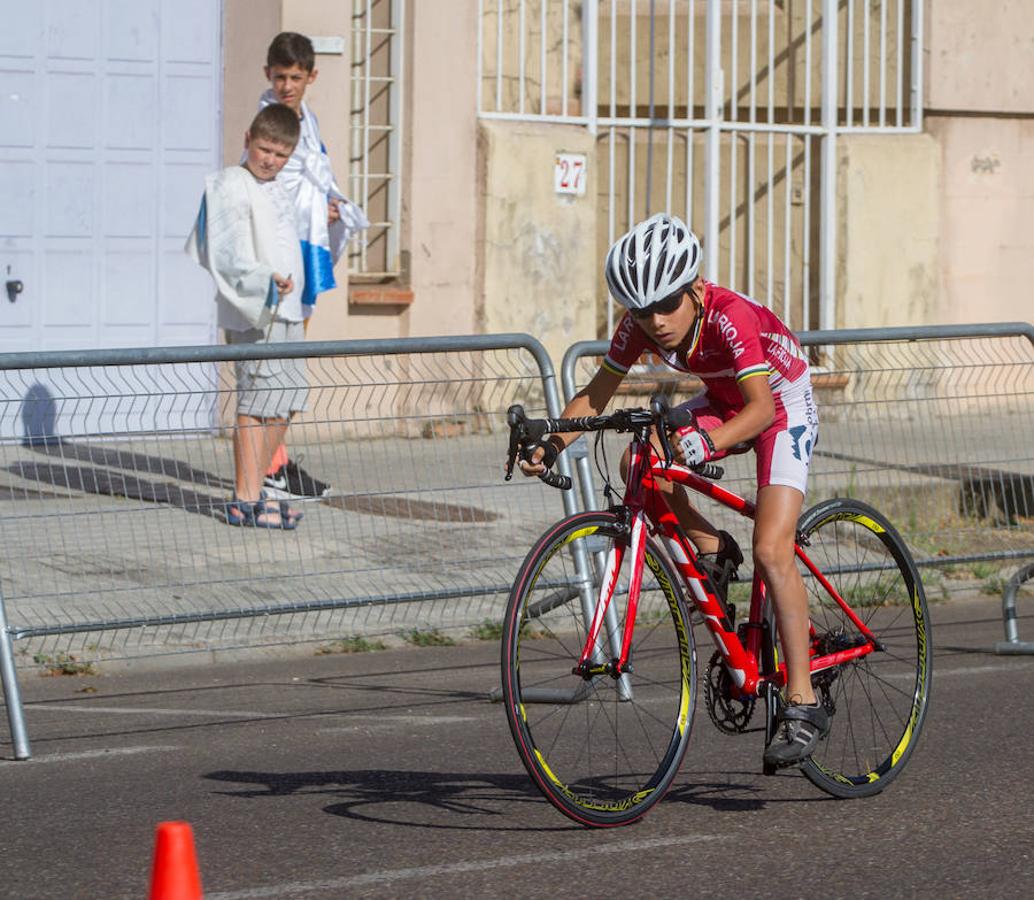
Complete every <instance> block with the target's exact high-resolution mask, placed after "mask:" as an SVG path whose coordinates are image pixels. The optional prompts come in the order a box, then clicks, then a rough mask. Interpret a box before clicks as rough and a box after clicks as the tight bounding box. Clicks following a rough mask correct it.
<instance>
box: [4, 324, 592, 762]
mask: <svg viewBox="0 0 1034 900" xmlns="http://www.w3.org/2000/svg"><path fill="white" fill-rule="evenodd" d="M286 358H305V359H307V360H308V373H309V383H310V409H309V411H308V412H306V413H304V414H302V415H301V416H300V417H299V418H298V419H297V420H296V421H295V422H293V423H292V424H291V426H290V428H289V430H288V433H287V444H288V447H289V449H290V453H291V456H292V457H293V458H296V459H297V458H301V459H302V464H303V466H304V467H305V468H306V469H307V470H309V471H310V472H311V473H313V474H314V475H316V476H317V477H319V478H321V479H323V480H326V481H328V482H330V483H331V484H332V486H333V487H332V490H331V492H330V494H329V495H328V496H326V497H324V498H321V499H318V500H306V501H292V503H294V504H295V505H297V506H298V507H300V508H301V509H302V510H303V511H304V514H305V515H304V519H303V520H302V521H301V522H300V523H299V526H298V528H297V529H296V530H294V531H279V530H262V529H257V528H234V527H229V526H228V525H227V524H226V522H225V504H226V501H227V500H229V499H230V497H231V494H232V491H233V485H234V480H233V479H234V462H233V451H232V441H231V440H229V436H230V435H231V434H232V431H231V428H230V426H231V425H232V423H233V421H234V416H235V398H236V392H235V389H234V377H233V367H232V366H231V365H229V363H232V362H234V361H238V360H246V359H258V360H263V364H265V365H269V366H275V365H277V362H276V361H277V360H281V359H286ZM514 402H521V403H523V404H524V405H525V406H526V407H527V408H528V409H529V411H532V412H534V411H538V412H537V414H539V415H542V414H549V415H557V414H558V413H559V411H560V403H559V398H558V391H557V386H556V379H555V376H554V371H553V366H552V363H551V361H550V359H549V357H548V355H547V354H546V351H545V349H544V348H543V347H542V345H541V344H540V343H539V342H538V341H536V340H535V339H534V338H532V337H530V336H528V335H523V334H500V335H483V336H469V337H467V336H465V337H440V338H426V339H404V340H367V341H334V342H311V343H303V344H281V345H268V346H255V345H244V346H242V345H237V346H210V347H179V348H165V349H162V348H152V349H135V350H99V351H86V352H55V353H19V354H0V541H2V545H3V547H4V554H3V559H2V561H0V675H2V681H3V689H4V695H5V698H6V702H7V712H8V719H9V722H10V727H11V734H12V740H13V745H14V755H15V756H16V758H19V759H24V758H28V756H29V742H28V735H27V733H26V728H25V722H24V718H23V715H22V707H21V701H20V696H19V691H18V680H17V673H16V668H18V667H21V668H28V667H30V666H33V665H37V666H43V667H50V668H57V669H64V670H66V671H67V670H72V671H74V670H76V669H77V668H78V667H83V666H86V665H89V664H91V663H93V662H96V661H103V660H105V659H111V658H116V657H127V656H140V655H144V654H149V655H153V654H157V653H174V652H185V651H198V650H207V651H213V650H219V649H224V648H230V647H235V648H236V647H254V646H259V645H265V644H272V643H286V642H303V641H314V642H318V641H322V642H330V641H332V640H334V639H335V638H339V639H340V638H343V637H352V636H372V635H385V634H399V633H402V634H405V633H407V632H410V631H413V630H426V629H428V628H438V627H441V628H455V627H465V626H473V625H478V624H480V623H481V622H483V621H484V620H485V619H491V620H493V621H498V619H499V618H501V614H502V606H503V604H504V603H505V597H506V594H507V592H508V591H509V588H510V583H511V581H512V578H513V574H514V572H515V571H516V570H517V568H518V566H519V564H520V562H521V560H522V558H523V556H524V553H525V552H526V550H527V544H528V535H530V534H537V533H539V532H540V531H542V530H543V528H544V527H545V526H546V524H547V523H548V522H550V521H552V520H555V519H556V518H557V517H558V515H559V513H560V509H559V506H560V503H561V497H562V498H563V503H564V506H565V510H566V511H567V512H573V511H574V509H575V505H576V504H575V500H574V497H573V496H572V495H571V494H570V492H563V493H562V494H558V493H557V492H555V491H553V490H551V489H549V488H546V487H545V486H544V485H542V484H541V482H539V481H538V480H537V479H526V478H515V479H514V480H513V481H512V482H510V483H509V484H507V483H504V481H503V478H502V474H503V473H502V466H503V461H504V457H505V449H506V426H505V411H506V408H507V407H508V406H509V405H510V404H511V403H514ZM563 468H564V469H565V470H567V462H566V461H565V462H564V465H563ZM567 474H570V472H569V471H567ZM16 645H17V649H16Z"/></svg>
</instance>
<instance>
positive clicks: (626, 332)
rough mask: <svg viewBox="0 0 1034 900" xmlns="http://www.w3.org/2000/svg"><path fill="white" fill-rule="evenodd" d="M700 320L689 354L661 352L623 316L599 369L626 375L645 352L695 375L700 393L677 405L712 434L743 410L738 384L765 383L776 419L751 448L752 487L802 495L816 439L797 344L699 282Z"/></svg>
mask: <svg viewBox="0 0 1034 900" xmlns="http://www.w3.org/2000/svg"><path fill="white" fill-rule="evenodd" d="M704 287H705V291H704V316H703V322H702V324H701V325H700V328H699V330H698V331H697V335H696V339H695V341H694V343H693V346H692V347H691V348H690V349H689V351H688V353H682V352H681V351H678V350H665V349H664V348H663V347H660V346H658V345H657V344H655V343H654V342H653V341H651V340H650V338H649V337H647V335H646V332H644V331H643V330H642V329H641V328H640V327H639V326H638V325H637V324H636V321H635V319H633V318H632V317H631V316H630V315H629V314H628V313H626V314H625V316H624V318H623V319H622V320H621V322H620V323H619V324H618V327H617V330H616V331H615V332H614V337H613V338H612V339H611V342H610V350H609V351H608V352H607V355H606V357H605V358H604V360H603V366H604V368H605V369H607V370H608V371H611V372H613V373H615V374H617V375H624V374H626V373H627V372H628V370H629V368H631V366H632V364H633V363H635V361H636V360H637V359H639V357H640V355H641V354H642V353H643V352H645V351H649V352H651V353H655V354H656V355H657V356H659V357H660V358H661V359H663V360H664V361H665V362H666V363H667V364H668V365H669V366H671V367H672V368H673V369H678V370H679V371H682V372H689V373H691V374H693V375H696V376H697V377H698V378H699V379H700V380H701V381H703V383H704V387H705V388H706V390H705V392H704V393H702V394H700V395H699V396H697V397H694V398H693V399H691V400H689V401H687V402H686V403H684V404H682V406H683V407H685V408H687V409H692V410H693V412H694V413H695V414H696V415H697V424H698V426H699V427H700V428H703V429H705V430H707V431H711V430H713V429H714V428H716V427H718V426H719V425H721V424H722V422H727V421H729V419H731V418H732V417H733V416H735V415H736V414H737V413H738V412H740V410H742V409H743V407H744V405H745V403H746V401H745V400H744V399H743V394H742V393H740V389H739V382H741V381H744V380H745V379H747V378H754V377H756V376H762V375H763V376H765V377H767V378H768V384H769V387H770V388H771V389H772V399H773V400H774V401H775V417H774V419H773V421H772V423H771V425H769V427H768V428H766V429H765V430H764V431H762V432H761V434H759V435H757V437H755V438H754V440H753V441H752V442H751V443H752V445H753V447H754V449H755V451H756V452H757V463H758V465H757V475H758V487H759V488H760V487H764V486H765V485H768V484H785V485H789V486H790V487H794V488H797V489H798V490H799V491H800V492H801V493H802V494H803V493H805V491H806V484H807V479H808V468H809V466H810V463H811V454H812V451H813V450H814V447H815V443H816V440H817V438H818V412H817V410H816V409H815V404H814V401H813V399H812V393H811V373H810V371H809V368H808V360H807V358H806V357H805V355H804V352H803V351H802V350H801V345H800V343H798V341H797V338H795V337H794V336H793V334H792V333H791V332H790V330H789V329H788V328H787V327H786V326H785V325H784V324H783V323H782V321H780V319H779V317H778V316H776V315H775V313H773V312H772V311H771V310H770V309H768V308H767V307H765V306H762V305H761V304H760V303H757V302H756V301H754V300H751V299H750V298H749V297H746V296H744V295H743V294H738V293H736V292H735V291H730V290H728V289H727V288H723V287H719V286H718V285H716V284H711V283H710V282H704Z"/></svg>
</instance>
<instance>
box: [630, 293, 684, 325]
mask: <svg viewBox="0 0 1034 900" xmlns="http://www.w3.org/2000/svg"><path fill="white" fill-rule="evenodd" d="M685 293H686V289H685V288H679V289H678V290H677V291H675V293H673V294H668V296H667V297H662V298H661V299H660V300H658V301H657V302H656V303H651V304H650V305H649V306H644V307H643V308H642V309H630V310H629V312H630V313H631V314H632V318H633V319H649V318H650V317H651V316H653V315H654V314H655V313H660V314H661V315H662V316H670V315H671V314H672V313H673V312H675V310H677V309H678V308H679V307H680V306H682V296H683V294H685Z"/></svg>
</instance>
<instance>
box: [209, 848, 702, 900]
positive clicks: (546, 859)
mask: <svg viewBox="0 0 1034 900" xmlns="http://www.w3.org/2000/svg"><path fill="white" fill-rule="evenodd" d="M718 839H719V837H718V835H714V834H689V835H683V836H681V837H666V838H650V839H648V840H642V841H620V842H617V843H613V844H606V845H604V846H601V847H586V848H584V849H582V850H565V851H562V852H553V853H550V852H544V853H526V854H524V855H523V856H504V857H498V858H496V859H483V860H471V861H470V862H458V863H443V864H441V865H438V866H418V867H416V868H413V869H387V870H384V871H381V872H368V873H366V874H365V875H355V876H353V877H351V878H328V879H325V880H322V881H304V882H303V881H297V882H293V883H290V884H277V885H270V886H268V887H258V888H245V889H243V890H239V891H219V892H217V893H207V892H206V894H205V896H206V897H207V898H208V900H252V898H258V897H290V896H297V895H301V896H306V895H311V894H313V893H314V892H316V891H321V892H322V891H338V892H340V891H342V890H345V889H348V888H358V887H365V886H369V885H381V884H391V883H392V882H395V881H406V880H408V879H411V878H429V877H434V876H436V875H459V874H462V873H464V872H487V871H490V870H492V869H504V868H508V867H513V866H523V865H529V866H540V865H542V864H543V863H562V862H571V861H573V860H578V859H586V858H589V857H593V856H602V855H608V854H613V853H636V852H639V851H642V850H656V849H660V848H663V847H678V846H681V845H683V844H698V843H702V842H703V841H716V840H718Z"/></svg>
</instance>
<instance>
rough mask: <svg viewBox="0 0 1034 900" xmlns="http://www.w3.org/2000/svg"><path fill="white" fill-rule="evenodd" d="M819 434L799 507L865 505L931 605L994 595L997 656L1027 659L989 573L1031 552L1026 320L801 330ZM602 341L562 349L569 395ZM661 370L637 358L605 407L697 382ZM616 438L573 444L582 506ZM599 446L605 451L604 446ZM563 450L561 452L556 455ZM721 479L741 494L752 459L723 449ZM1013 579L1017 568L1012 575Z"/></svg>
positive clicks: (1031, 408) (1029, 333)
mask: <svg viewBox="0 0 1034 900" xmlns="http://www.w3.org/2000/svg"><path fill="white" fill-rule="evenodd" d="M799 337H800V339H801V343H802V344H803V345H804V346H805V347H807V348H809V352H810V353H811V355H812V377H813V384H814V386H815V393H816V398H817V401H818V407H819V421H820V426H819V441H818V446H817V449H816V452H815V456H814V458H813V461H812V468H811V475H810V478H809V497H808V501H807V504H808V505H810V504H811V503H814V502H818V501H819V500H822V499H824V498H826V497H831V496H835V495H849V496H856V497H859V498H860V499H863V500H867V501H868V502H871V503H873V505H875V506H877V507H878V508H880V509H881V510H883V511H884V512H885V513H886V514H887V515H889V516H890V518H891V520H892V521H893V522H895V524H896V525H897V526H898V528H899V530H900V531H901V532H902V534H903V535H904V537H905V538H906V540H907V541H908V543H909V545H910V547H911V548H912V551H913V553H914V555H915V556H916V559H917V561H918V562H919V564H920V565H922V566H924V567H926V568H927V574H926V577H925V579H924V580H925V581H926V586H927V593H928V595H930V596H931V598H932V599H937V598H938V597H941V596H944V597H946V596H950V595H952V594H954V593H961V592H964V591H973V590H980V591H982V592H984V593H988V594H993V595H997V594H1002V595H1003V618H1004V622H1005V637H1006V640H1005V641H1004V642H1001V643H999V644H998V645H997V646H996V648H995V649H996V651H997V652H999V653H1031V652H1034V643H1032V642H1022V641H1020V639H1019V629H1018V625H1017V614H1016V609H1015V600H1016V594H1017V590H1018V589H1019V584H1018V583H1017V582H1013V583H1011V584H1009V585H1007V584H1006V581H1007V578H1006V577H1004V576H1003V575H1002V574H1001V572H1002V569H1003V567H1005V566H1007V565H1008V564H1010V563H1011V562H1013V561H1015V560H1023V559H1027V558H1030V557H1034V326H1031V325H1030V324H1028V323H1025V322H1013V323H995V324H986V325H949V326H936V327H922V328H920V327H917V328H872V329H868V328H867V329H855V330H842V331H809V332H804V333H802V334H801V335H799ZM607 348H608V345H607V343H606V342H604V341H585V342H582V343H577V344H574V345H573V346H572V347H570V348H569V349H568V351H567V353H566V354H565V356H564V360H563V364H562V366H561V380H562V385H563V391H564V396H565V399H566V400H569V399H570V398H571V397H572V396H574V394H575V393H576V392H577V391H578V390H579V389H580V388H581V387H583V386H584V385H585V384H587V382H588V380H589V379H590V378H591V377H592V375H593V374H594V373H595V371H596V369H597V367H598V364H599V361H600V359H601V358H602V356H603V355H604V354H605V353H606V352H607ZM676 376H677V373H672V372H671V370H669V369H667V368H666V367H663V366H660V365H641V366H636V367H634V368H633V370H632V371H631V372H630V373H629V376H628V377H627V378H626V379H625V381H624V383H623V384H622V387H621V390H622V392H623V396H619V397H617V398H615V400H614V401H612V403H611V405H612V406H615V405H617V406H637V405H642V403H644V402H645V401H646V400H647V399H648V398H649V396H650V395H651V394H652V393H653V392H654V391H656V390H659V389H660V390H666V391H667V392H669V393H671V394H672V396H673V398H674V399H676V400H681V399H685V398H687V397H688V396H691V395H692V394H694V393H696V392H697V391H698V390H700V388H701V385H700V383H699V382H698V381H696V380H695V379H692V378H690V377H688V376H686V377H681V378H680V377H676ZM619 441H620V438H609V439H604V443H603V446H602V448H600V449H596V448H590V447H589V446H588V445H587V444H586V443H585V439H584V438H582V439H581V440H580V442H579V444H578V445H577V446H575V447H572V450H573V451H574V453H573V457H574V460H575V467H576V470H577V471H578V475H579V482H580V485H579V486H580V496H581V502H582V504H583V506H584V507H585V508H595V507H598V506H601V505H603V498H602V494H601V493H600V491H601V486H600V485H599V484H597V483H596V482H595V479H594V476H593V470H594V468H595V465H594V463H593V460H592V457H593V456H596V457H597V458H598V459H602V458H604V457H605V458H606V459H607V460H608V461H609V465H610V471H611V472H612V473H613V474H612V477H613V479H614V480H615V482H616V484H618V485H620V477H619V476H618V475H617V461H618V459H619V458H620V452H621V449H620V445H619V443H618V442H619ZM608 445H609V451H608ZM569 452H570V451H569ZM725 465H726V466H727V474H726V483H729V484H730V485H731V487H732V489H733V490H739V491H741V492H744V491H745V492H748V493H749V492H752V491H753V490H754V484H755V481H754V468H753V467H754V456H753V454H746V455H744V456H740V457H730V458H728V459H727V460H726V461H725ZM712 512H713V513H714V518H715V520H716V522H718V523H719V524H720V527H722V528H726V529H727V530H729V531H731V532H732V533H733V534H735V535H736V536H737V538H738V539H740V540H741V542H742V541H746V542H747V543H746V544H743V545H744V546H749V540H750V535H749V532H748V530H747V529H748V523H746V522H745V521H744V520H743V519H740V518H739V517H736V516H734V515H732V514H729V513H727V512H725V511H723V510H720V509H719V510H709V511H708V513H709V514H711V513H712ZM1018 574H1020V573H1018Z"/></svg>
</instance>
